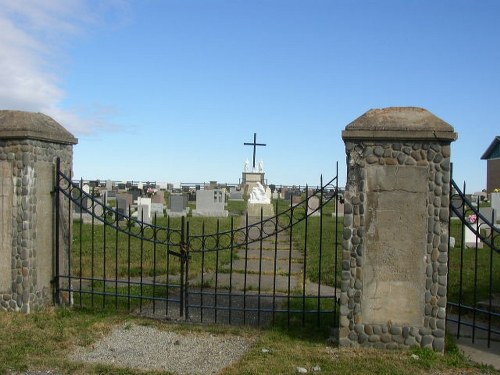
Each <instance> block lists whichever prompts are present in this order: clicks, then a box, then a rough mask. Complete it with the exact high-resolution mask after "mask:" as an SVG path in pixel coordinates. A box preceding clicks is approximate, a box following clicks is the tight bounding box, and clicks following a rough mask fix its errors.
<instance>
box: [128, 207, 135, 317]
mask: <svg viewBox="0 0 500 375" xmlns="http://www.w3.org/2000/svg"><path fill="white" fill-rule="evenodd" d="M131 211H132V210H131V207H130V204H129V205H128V217H127V226H128V228H127V229H128V230H127V309H128V310H129V311H130V301H131V296H130V293H131V291H130V288H131V284H130V281H131V280H130V262H131V249H132V243H131V242H132V239H131V236H132V234H131V230H132V225H134V222H133V220H132V212H131Z"/></svg>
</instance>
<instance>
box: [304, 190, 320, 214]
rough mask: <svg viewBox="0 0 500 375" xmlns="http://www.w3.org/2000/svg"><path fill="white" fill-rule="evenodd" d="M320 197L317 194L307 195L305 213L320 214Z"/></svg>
mask: <svg viewBox="0 0 500 375" xmlns="http://www.w3.org/2000/svg"><path fill="white" fill-rule="evenodd" d="M319 203H320V199H319V197H318V196H317V195H313V196H311V197H309V199H308V201H307V215H308V216H320V214H321V212H320V210H319Z"/></svg>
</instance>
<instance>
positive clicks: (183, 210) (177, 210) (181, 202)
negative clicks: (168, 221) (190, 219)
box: [167, 193, 189, 217]
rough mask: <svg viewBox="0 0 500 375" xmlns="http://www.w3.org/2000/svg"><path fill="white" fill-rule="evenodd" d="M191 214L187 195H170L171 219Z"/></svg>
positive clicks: (168, 211)
mask: <svg viewBox="0 0 500 375" xmlns="http://www.w3.org/2000/svg"><path fill="white" fill-rule="evenodd" d="M188 213H189V207H188V201H187V195H185V194H174V193H172V194H170V199H169V209H168V210H167V215H168V216H171V217H176V216H186V215H187V214H188Z"/></svg>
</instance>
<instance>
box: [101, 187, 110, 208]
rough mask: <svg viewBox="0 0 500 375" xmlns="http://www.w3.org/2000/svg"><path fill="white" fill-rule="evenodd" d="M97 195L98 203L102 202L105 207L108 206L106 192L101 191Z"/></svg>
mask: <svg viewBox="0 0 500 375" xmlns="http://www.w3.org/2000/svg"><path fill="white" fill-rule="evenodd" d="M99 194H100V195H101V198H100V201H101V202H102V204H103V205H105V206H107V205H108V198H109V196H108V191H107V190H105V189H103V190H100V191H99Z"/></svg>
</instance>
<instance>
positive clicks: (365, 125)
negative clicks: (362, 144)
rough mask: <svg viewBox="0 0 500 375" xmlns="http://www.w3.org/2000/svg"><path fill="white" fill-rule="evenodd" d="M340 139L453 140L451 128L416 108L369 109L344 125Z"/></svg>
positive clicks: (425, 111) (428, 113)
mask: <svg viewBox="0 0 500 375" xmlns="http://www.w3.org/2000/svg"><path fill="white" fill-rule="evenodd" d="M342 139H344V140H354V139H356V140H365V139H366V140H376V139H385V140H390V139H394V140H398V139H412V140H436V141H448V142H452V141H454V140H456V139H457V134H456V133H455V131H454V129H453V127H452V126H451V125H450V124H448V123H447V122H445V121H443V120H441V119H440V118H439V117H437V116H435V115H433V114H432V113H430V112H429V111H427V110H426V109H423V108H418V107H389V108H382V109H371V110H369V111H368V112H366V113H365V114H363V115H362V116H360V117H358V118H357V119H356V120H354V121H353V122H351V123H350V124H349V125H347V126H346V128H345V130H344V131H342Z"/></svg>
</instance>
